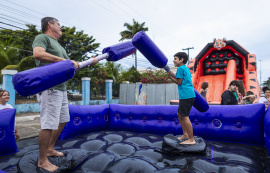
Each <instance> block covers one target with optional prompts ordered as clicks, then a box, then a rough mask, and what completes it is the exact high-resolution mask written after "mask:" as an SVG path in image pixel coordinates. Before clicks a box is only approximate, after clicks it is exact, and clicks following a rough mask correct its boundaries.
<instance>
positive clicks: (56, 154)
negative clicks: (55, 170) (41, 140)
mask: <svg viewBox="0 0 270 173" xmlns="http://www.w3.org/2000/svg"><path fill="white" fill-rule="evenodd" d="M47 156H48V157H50V156H56V157H61V156H64V154H63V153H62V152H59V151H56V150H52V151H50V150H48V151H47Z"/></svg>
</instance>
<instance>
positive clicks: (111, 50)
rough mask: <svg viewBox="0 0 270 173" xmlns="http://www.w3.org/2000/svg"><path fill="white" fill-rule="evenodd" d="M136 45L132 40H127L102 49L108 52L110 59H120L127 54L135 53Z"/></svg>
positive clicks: (103, 51)
mask: <svg viewBox="0 0 270 173" xmlns="http://www.w3.org/2000/svg"><path fill="white" fill-rule="evenodd" d="M135 51H136V47H135V46H134V45H133V44H132V43H131V41H126V42H123V43H119V44H116V45H113V46H110V47H106V48H104V49H103V50H102V54H104V53H108V54H109V58H107V60H108V61H118V60H120V59H122V58H124V57H126V56H129V55H131V54H133V53H135Z"/></svg>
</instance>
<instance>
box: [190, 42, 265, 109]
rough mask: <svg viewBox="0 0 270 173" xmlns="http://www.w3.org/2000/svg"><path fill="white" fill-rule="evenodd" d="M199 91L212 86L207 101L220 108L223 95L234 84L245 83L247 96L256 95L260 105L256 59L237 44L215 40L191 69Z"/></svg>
mask: <svg viewBox="0 0 270 173" xmlns="http://www.w3.org/2000/svg"><path fill="white" fill-rule="evenodd" d="M188 67H189V69H190V72H191V75H192V82H193V86H194V88H195V89H197V90H198V91H200V89H201V84H202V83H203V82H208V84H209V87H208V90H209V91H210V92H207V96H206V97H207V101H209V103H210V104H220V102H221V95H222V93H223V92H224V91H225V90H226V89H227V88H228V86H229V83H230V82H231V81H232V80H242V81H243V83H244V87H245V90H246V92H247V91H252V92H253V93H254V94H255V96H256V99H255V101H258V100H259V98H260V88H259V83H258V80H257V71H256V70H257V69H256V56H255V54H251V53H249V52H248V51H247V50H246V49H244V48H243V47H241V46H240V45H239V44H238V43H237V42H235V41H233V40H227V41H226V39H225V38H224V39H217V40H216V39H214V42H212V43H208V44H207V45H206V46H205V47H204V48H203V49H202V51H201V52H200V53H199V54H198V55H197V56H196V58H195V59H192V60H190V62H189V65H188Z"/></svg>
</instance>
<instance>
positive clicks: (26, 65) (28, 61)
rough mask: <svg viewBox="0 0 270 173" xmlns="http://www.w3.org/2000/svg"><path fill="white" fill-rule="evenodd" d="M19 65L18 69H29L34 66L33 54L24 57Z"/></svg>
mask: <svg viewBox="0 0 270 173" xmlns="http://www.w3.org/2000/svg"><path fill="white" fill-rule="evenodd" d="M18 66H19V67H20V71H24V70H29V69H31V68H34V67H36V63H35V59H34V57H33V56H29V57H25V58H24V59H22V60H21V61H20V63H19V64H18Z"/></svg>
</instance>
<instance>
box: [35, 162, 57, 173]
mask: <svg viewBox="0 0 270 173" xmlns="http://www.w3.org/2000/svg"><path fill="white" fill-rule="evenodd" d="M38 167H40V168H43V169H45V170H47V171H50V172H54V171H56V170H57V169H58V167H57V166H55V165H53V164H51V163H50V162H49V161H45V162H43V163H41V162H38Z"/></svg>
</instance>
